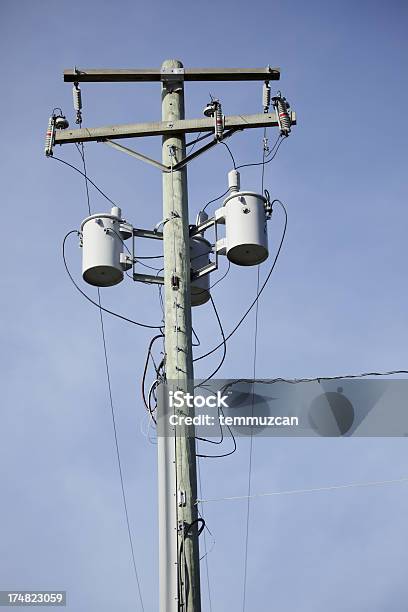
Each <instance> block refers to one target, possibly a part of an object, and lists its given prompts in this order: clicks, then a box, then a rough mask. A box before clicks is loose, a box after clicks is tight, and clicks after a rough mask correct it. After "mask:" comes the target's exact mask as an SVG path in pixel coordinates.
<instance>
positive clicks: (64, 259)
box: [62, 230, 162, 329]
mask: <svg viewBox="0 0 408 612" xmlns="http://www.w3.org/2000/svg"><path fill="white" fill-rule="evenodd" d="M71 234H78V230H71V231H70V232H68V233H67V234H66V235H65V236H64V239H63V241H62V259H63V262H64V266H65V270H66V272H67V274H68V276H69V278H70V280H71V282H72V284H73V285H74V287H75V288H76V289H77V291H79V293H80V294H81V295H82V296H83V297H84V298H85V299H87V300H88V302H90V303H91V304H93V305H94V306H96V307H97V308H101V310H103V312H106V313H107V314H110V315H112V316H113V317H117V318H118V319H122V320H123V321H126V322H127V323H132V324H133V325H137V326H138V327H145V328H147V329H161V327H162V326H161V325H147V323H140V322H139V321H134V320H133V319H129V318H128V317H125V316H123V315H121V314H119V313H117V312H114V311H113V310H109V309H108V308H105V307H104V306H100V305H99V304H98V302H95V301H94V300H93V299H92V298H90V297H89V295H87V294H86V293H85V291H83V290H82V289H81V287H80V286H79V285H78V284H77V283H76V281H75V280H74V277H73V276H72V274H71V272H70V270H69V267H68V263H67V259H66V255H65V243H66V240H67V238H68V236H70V235H71Z"/></svg>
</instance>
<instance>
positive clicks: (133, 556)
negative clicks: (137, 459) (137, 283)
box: [98, 287, 145, 612]
mask: <svg viewBox="0 0 408 612" xmlns="http://www.w3.org/2000/svg"><path fill="white" fill-rule="evenodd" d="M98 299H99V301H100V290H99V287H98ZM99 316H100V321H101V331H102V341H103V351H104V356H105V367H106V377H107V382H108V391H109V402H110V408H111V416H112V425H113V433H114V437H115V448H116V457H117V461H118V468H119V476H120V485H121V490H122V499H123V507H124V510H125V516H126V525H127V531H128V536H129V544H130V550H131V554H132V563H133V569H134V573H135V578H136V583H137V590H138V593H139V599H140V606H141V608H142V610H143V612H144V609H145V608H144V605H143V598H142V591H141V588H140V580H139V573H138V571H137V565H136V558H135V551H134V547H133V538H132V531H131V528H130V521H129V512H128V507H127V501H126V492H125V485H124V481H123V472H122V464H121V460H120V452H119V442H118V434H117V430H116V419H115V410H114V405H113V397H112V385H111V380H110V372H109V361H108V354H107V350H106V338H105V327H104V323H103V315H102V308H100V310H99Z"/></svg>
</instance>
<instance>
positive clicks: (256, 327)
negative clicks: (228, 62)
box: [242, 127, 267, 612]
mask: <svg viewBox="0 0 408 612" xmlns="http://www.w3.org/2000/svg"><path fill="white" fill-rule="evenodd" d="M266 134H267V130H266V127H265V128H264V133H263V147H262V174H261V193H263V192H264V178H265V155H266V142H267V141H266ZM259 272H260V266H259V264H258V266H257V277H256V295H258V294H259V279H260V275H259ZM258 314H259V300H257V301H256V306H255V330H254V358H253V368H252V376H253V379H254V380H255V378H256V358H257V348H258ZM254 404H255V384H253V385H252V400H251V417H253V416H254ZM253 448H254V433H253V426H252V420H251V429H250V442H249V457H248V486H247V491H248V500H247V508H246V526H245V553H244V579H243V593H242V612H245V604H246V589H247V575H248V549H249V520H250V509H251V498H250V496H251V487H252V459H253Z"/></svg>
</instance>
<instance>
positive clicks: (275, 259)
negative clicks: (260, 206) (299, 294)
mask: <svg viewBox="0 0 408 612" xmlns="http://www.w3.org/2000/svg"><path fill="white" fill-rule="evenodd" d="M275 202H277V203H278V204H279V205H280V206H281V208H282V210H283V212H284V215H285V223H284V227H283V231H282V238H281V240H280V243H279V247H278V250H277V252H276V255H275V258H274V260H273V263H272V266H271V268H270V270H269V272H268V274H267V276H266V278H265V280H264V282H263V283H262V286H261V288H260V290H259V292H258V294H257V296H256V297H255V299H254V300H253V302H252V303H251V304H250V306H249V307H248V309H247V310H246V311H245V313H244V314H243V316H242V317H241V319H240V320H239V321H238V323H237V324H236V325H235V327H234V328H233V330H232V331H231V332H230V333H229V334H228V335H227V336H226V337H225V340H229V339H230V338H231V336H232V335H233V334H235V332H236V331H237V329H238V328H239V327H240V326H241V325H242V323H243V321H244V320H245V319H246V317H247V316H248V314H249V313H250V312H251V310H252V308H253V307H254V306H255V304H256V303H257V301H258V300H259V298H260V296H261V294H262V292H263V290H264V289H265V287H266V285H267V284H268V281H269V279H270V277H271V275H272V272H273V271H274V269H275V266H276V263H277V261H278V258H279V255H280V252H281V250H282V246H283V242H284V240H285V236H286V229H287V225H288V213H287V211H286V208H285V206H284V204H282V202H281V201H280V200H277V199H275V200H273V202H272V205H273V204H274V203H275ZM222 344H223V342H221V343H220V344H217V346H215V347H214V348H213V349H211V350H210V351H207V353H204V354H203V355H200V356H199V357H195V358H194V360H193V361H199V360H200V359H204V358H205V357H208V355H211V354H212V353H214V351H216V350H217V349H219V348H220V346H222Z"/></svg>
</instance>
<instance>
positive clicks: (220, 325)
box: [195, 295, 227, 388]
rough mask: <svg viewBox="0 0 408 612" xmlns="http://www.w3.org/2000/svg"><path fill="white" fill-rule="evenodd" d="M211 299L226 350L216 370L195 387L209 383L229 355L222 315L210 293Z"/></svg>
mask: <svg viewBox="0 0 408 612" xmlns="http://www.w3.org/2000/svg"><path fill="white" fill-rule="evenodd" d="M210 301H211V305H212V307H213V310H214V314H215V317H216V319H217V322H218V325H219V328H220V332H221V337H222V346H223V348H224V351H223V355H222V358H221V361H220V363H219V364H218V366H217V367H216V368H215V370H214V372H213V373H212V374H211V375H210V376H208V378H206V379H205V380H203V382H201V383H200V384H199V385H196V386H195V388H197V387H202V386H204V385H205V383H207V382H208V381H209V380H211V379H212V378H214V376H215V375H216V374H217V372H218V371H219V370H220V369H221V367H222V365H223V363H224V361H225V358H226V356H227V342H226V339H225V334H224V329H223V327H222V323H221V319H220V316H219V314H218V311H217V308H216V306H215V303H214V299H213V297H212V295H210Z"/></svg>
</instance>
